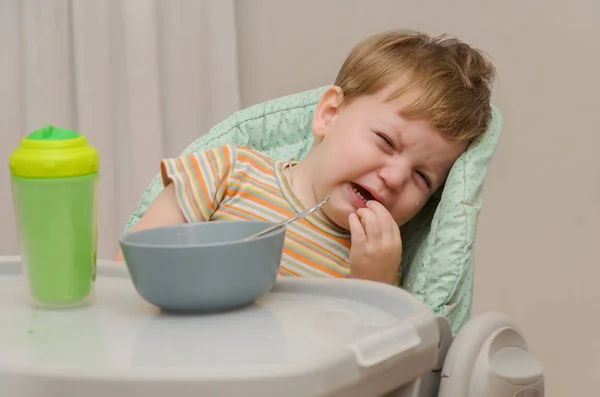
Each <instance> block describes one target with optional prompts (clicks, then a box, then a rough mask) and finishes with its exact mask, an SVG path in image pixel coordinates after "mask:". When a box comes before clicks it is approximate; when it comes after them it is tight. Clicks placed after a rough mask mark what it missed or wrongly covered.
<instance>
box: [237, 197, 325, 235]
mask: <svg viewBox="0 0 600 397" xmlns="http://www.w3.org/2000/svg"><path fill="white" fill-rule="evenodd" d="M327 201H329V196H327V197H325V198H324V199H323V200H321V201H320V202H318V203H317V204H315V205H314V206H312V207H310V208H307V209H305V210H304V211H302V212H300V213H299V214H298V215H296V216H293V217H291V218H288V219H286V220H285V221H281V222H279V223H276V224H275V225H273V226H270V227H268V228H266V229H265V230H263V231H261V232H258V233H255V234H253V235H251V236H248V237H246V238H244V239H243V240H242V241H249V240H252V239H254V238H257V237H260V236H263V235H265V234H267V233H270V232H272V231H273V230H277V229H279V228H280V227H284V226H286V225H288V224H290V223H292V222H295V221H297V220H298V219H302V218H304V217H305V216H307V215H309V214H312V213H313V212H315V211H316V210H318V209H319V208H321V207H322V206H323V205H324V204H325V203H326V202H327Z"/></svg>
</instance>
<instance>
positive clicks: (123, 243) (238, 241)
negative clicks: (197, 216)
mask: <svg viewBox="0 0 600 397" xmlns="http://www.w3.org/2000/svg"><path fill="white" fill-rule="evenodd" d="M211 222H231V223H256V224H264V225H265V228H267V227H269V226H272V225H274V224H275V223H276V222H270V221H261V220H243V219H235V220H219V221H208V222H188V223H180V224H177V225H168V226H155V227H149V228H147V229H142V230H136V231H134V232H128V233H126V234H124V235H123V236H121V238H120V239H119V245H121V248H123V246H128V247H138V248H208V247H222V246H225V245H229V246H231V245H240V244H248V243H253V242H258V241H262V240H264V239H267V238H270V237H273V235H274V234H284V233H285V231H286V227H283V228H280V229H275V230H273V231H271V232H269V233H266V234H264V235H262V236H259V237H256V238H255V239H253V240H251V241H243V237H240V238H239V239H236V240H233V241H222V242H215V243H200V244H156V243H152V244H150V243H144V242H136V241H131V240H130V238H131V236H134V235H139V234H143V233H150V232H153V231H156V230H158V229H179V228H193V227H202V225H205V224H209V223H211Z"/></svg>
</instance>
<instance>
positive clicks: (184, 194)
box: [161, 145, 350, 277]
mask: <svg viewBox="0 0 600 397" xmlns="http://www.w3.org/2000/svg"><path fill="white" fill-rule="evenodd" d="M288 164H290V163H289V162H284V161H280V160H273V159H271V158H270V157H268V156H267V155H265V154H263V153H260V152H258V151H256V150H254V149H251V148H248V147H236V146H233V145H224V146H221V147H217V148H214V149H208V150H206V151H203V152H200V153H193V154H190V155H186V156H182V157H179V158H175V159H168V160H163V161H162V163H161V172H162V178H163V183H164V185H165V186H166V185H167V184H169V183H171V182H172V183H174V185H175V191H176V196H177V200H178V202H179V206H180V208H181V211H182V212H183V215H184V216H185V218H186V220H187V221H188V222H202V221H219V220H237V219H243V220H252V219H258V220H264V221H268V222H278V221H281V220H284V219H287V218H290V217H292V216H294V215H296V214H297V213H298V212H300V211H302V210H304V209H305V207H304V206H303V205H302V204H301V203H300V201H299V200H298V198H297V197H296V196H295V195H294V193H293V192H292V189H291V186H290V185H289V183H288V180H287V179H286V177H285V175H284V169H285V167H286V166H287V165H288ZM349 256H350V235H349V233H348V232H347V231H346V230H344V229H341V228H340V227H338V226H337V225H335V224H333V223H331V222H330V221H329V220H328V219H326V218H325V217H323V216H322V215H320V214H318V213H313V214H311V215H309V216H307V217H306V218H304V219H300V220H298V221H296V222H292V223H291V224H289V225H288V226H287V231H286V237H285V243H284V248H283V255H282V259H281V266H280V271H279V274H280V275H288V276H320V277H348V276H349V274H350V271H349V266H348V263H349Z"/></svg>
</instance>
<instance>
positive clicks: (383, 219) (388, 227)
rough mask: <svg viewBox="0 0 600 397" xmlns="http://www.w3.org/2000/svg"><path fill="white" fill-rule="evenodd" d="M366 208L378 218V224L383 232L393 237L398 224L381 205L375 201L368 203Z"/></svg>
mask: <svg viewBox="0 0 600 397" xmlns="http://www.w3.org/2000/svg"><path fill="white" fill-rule="evenodd" d="M367 207H368V208H369V209H371V210H372V211H373V212H374V213H375V214H376V215H377V217H378V218H379V223H380V225H381V228H382V229H383V230H384V231H385V233H390V234H391V235H393V236H395V233H396V231H397V229H398V224H397V223H396V221H395V220H394V218H392V214H390V212H389V211H388V210H387V208H385V207H384V206H383V205H381V203H379V202H377V201H373V200H371V201H368V202H367Z"/></svg>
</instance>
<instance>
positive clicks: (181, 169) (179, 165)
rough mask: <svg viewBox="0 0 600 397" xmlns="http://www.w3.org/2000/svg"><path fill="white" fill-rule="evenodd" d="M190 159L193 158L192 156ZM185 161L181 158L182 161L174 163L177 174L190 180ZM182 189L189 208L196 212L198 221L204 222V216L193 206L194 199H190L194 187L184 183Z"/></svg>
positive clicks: (177, 160)
mask: <svg viewBox="0 0 600 397" xmlns="http://www.w3.org/2000/svg"><path fill="white" fill-rule="evenodd" d="M190 157H193V156H190ZM183 161H184V160H183V159H181V158H180V159H176V160H175V161H174V164H175V166H176V167H177V172H178V173H180V174H183V177H184V178H185V177H188V179H189V175H188V173H187V169H186V168H185V167H184V163H183ZM182 187H183V189H182V190H183V192H184V194H185V197H186V199H187V201H188V206H189V207H190V209H191V210H192V212H194V216H195V217H196V220H199V221H201V220H202V216H201V215H200V214H198V212H197V211H196V208H195V205H193V201H192V197H190V193H191V189H192V187H191V186H190V185H189V182H188V183H185V182H184V184H183V186H182Z"/></svg>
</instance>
